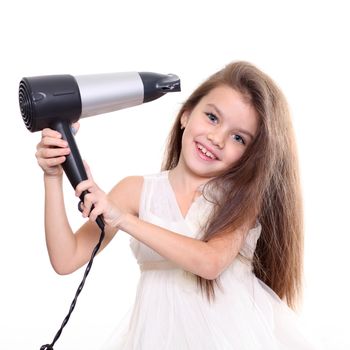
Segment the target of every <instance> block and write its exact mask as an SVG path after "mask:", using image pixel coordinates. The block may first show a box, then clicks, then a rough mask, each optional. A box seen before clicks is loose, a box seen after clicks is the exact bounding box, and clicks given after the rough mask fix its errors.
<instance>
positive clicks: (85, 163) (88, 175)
mask: <svg viewBox="0 0 350 350" xmlns="http://www.w3.org/2000/svg"><path fill="white" fill-rule="evenodd" d="M83 163H84V168H85V171H86V175H87V177H88V179H89V180H92V181H93V178H92V174H91V170H90V167H89V165H88V163H87V162H86V160H83Z"/></svg>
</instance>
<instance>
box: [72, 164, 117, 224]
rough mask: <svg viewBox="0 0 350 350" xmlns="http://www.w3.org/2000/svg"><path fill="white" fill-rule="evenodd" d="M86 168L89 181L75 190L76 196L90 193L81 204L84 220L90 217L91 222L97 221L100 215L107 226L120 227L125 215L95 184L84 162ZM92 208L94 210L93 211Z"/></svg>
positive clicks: (82, 183) (83, 182)
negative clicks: (86, 192)
mask: <svg viewBox="0 0 350 350" xmlns="http://www.w3.org/2000/svg"><path fill="white" fill-rule="evenodd" d="M84 166H85V170H86V174H87V176H88V179H87V180H85V181H82V182H81V183H80V184H79V185H78V186H77V187H76V189H75V195H76V196H77V197H80V195H81V193H82V192H84V191H88V192H89V193H88V194H86V195H85V197H84V203H81V204H80V209H81V210H82V214H83V217H84V218H87V217H89V219H90V220H91V221H96V218H97V217H98V216H99V215H103V220H104V222H105V224H106V225H107V226H111V227H119V225H120V223H121V219H122V216H123V213H122V212H121V210H120V209H119V208H117V206H116V205H115V204H114V203H113V202H112V201H111V200H110V199H109V198H108V197H107V195H106V193H105V192H103V191H102V190H101V189H100V188H99V187H98V186H97V185H96V183H95V182H94V180H93V178H92V175H91V171H90V168H89V166H88V164H87V163H86V162H85V161H84ZM92 206H94V209H93V210H91V208H92Z"/></svg>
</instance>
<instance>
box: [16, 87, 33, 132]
mask: <svg viewBox="0 0 350 350" xmlns="http://www.w3.org/2000/svg"><path fill="white" fill-rule="evenodd" d="M19 107H20V110H21V114H22V118H23V121H24V124H25V126H26V127H27V129H29V130H31V129H32V125H33V113H34V108H33V100H32V99H31V97H30V92H29V91H28V88H27V85H26V83H25V81H24V80H22V81H21V82H20V84H19Z"/></svg>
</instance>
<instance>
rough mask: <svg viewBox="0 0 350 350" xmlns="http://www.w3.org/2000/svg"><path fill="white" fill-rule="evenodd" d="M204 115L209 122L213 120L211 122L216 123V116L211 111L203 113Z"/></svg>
mask: <svg viewBox="0 0 350 350" xmlns="http://www.w3.org/2000/svg"><path fill="white" fill-rule="evenodd" d="M205 114H206V115H207V117H208V119H209V120H210V121H211V122H213V123H217V122H218V120H219V119H218V117H217V116H216V115H215V114H213V113H205Z"/></svg>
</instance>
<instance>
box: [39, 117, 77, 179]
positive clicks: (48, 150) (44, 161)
mask: <svg viewBox="0 0 350 350" xmlns="http://www.w3.org/2000/svg"><path fill="white" fill-rule="evenodd" d="M72 128H74V130H75V133H77V132H78V130H79V123H78V122H76V123H73V124H72ZM36 149H37V151H36V153H35V156H36V159H37V161H38V164H39V166H40V167H41V169H43V171H44V173H45V175H49V176H61V175H62V173H63V170H62V167H61V164H62V163H64V161H65V160H66V156H68V155H69V154H70V149H69V147H68V143H67V141H65V140H62V135H61V134H60V133H59V132H58V131H55V130H52V129H49V128H46V129H44V130H43V131H42V132H41V141H40V142H39V143H38V145H37V147H36Z"/></svg>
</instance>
